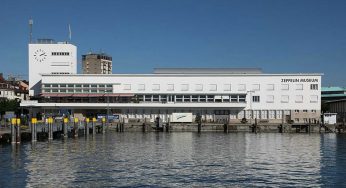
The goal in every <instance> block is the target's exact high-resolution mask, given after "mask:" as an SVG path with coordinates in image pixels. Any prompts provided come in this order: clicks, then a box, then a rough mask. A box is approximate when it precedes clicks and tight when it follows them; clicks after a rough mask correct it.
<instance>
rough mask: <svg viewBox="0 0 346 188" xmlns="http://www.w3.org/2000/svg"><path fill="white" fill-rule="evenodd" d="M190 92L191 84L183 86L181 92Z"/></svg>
mask: <svg viewBox="0 0 346 188" xmlns="http://www.w3.org/2000/svg"><path fill="white" fill-rule="evenodd" d="M188 90H189V84H181V91H188Z"/></svg>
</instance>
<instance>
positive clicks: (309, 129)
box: [308, 118, 311, 134]
mask: <svg viewBox="0 0 346 188" xmlns="http://www.w3.org/2000/svg"><path fill="white" fill-rule="evenodd" d="M308 126H309V127H308V132H309V134H310V132H311V119H310V118H309V125H308Z"/></svg>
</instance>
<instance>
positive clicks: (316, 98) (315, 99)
mask: <svg viewBox="0 0 346 188" xmlns="http://www.w3.org/2000/svg"><path fill="white" fill-rule="evenodd" d="M310 102H311V103H317V102H318V96H317V95H311V96H310Z"/></svg>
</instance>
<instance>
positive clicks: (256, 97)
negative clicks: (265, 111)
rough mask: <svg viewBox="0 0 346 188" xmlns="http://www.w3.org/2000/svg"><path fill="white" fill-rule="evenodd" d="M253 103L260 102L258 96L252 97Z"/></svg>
mask: <svg viewBox="0 0 346 188" xmlns="http://www.w3.org/2000/svg"><path fill="white" fill-rule="evenodd" d="M252 101H253V102H260V96H252Z"/></svg>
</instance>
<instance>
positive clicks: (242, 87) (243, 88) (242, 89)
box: [238, 84, 246, 91]
mask: <svg viewBox="0 0 346 188" xmlns="http://www.w3.org/2000/svg"><path fill="white" fill-rule="evenodd" d="M245 90H246V86H245V84H239V85H238V91H245Z"/></svg>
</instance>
